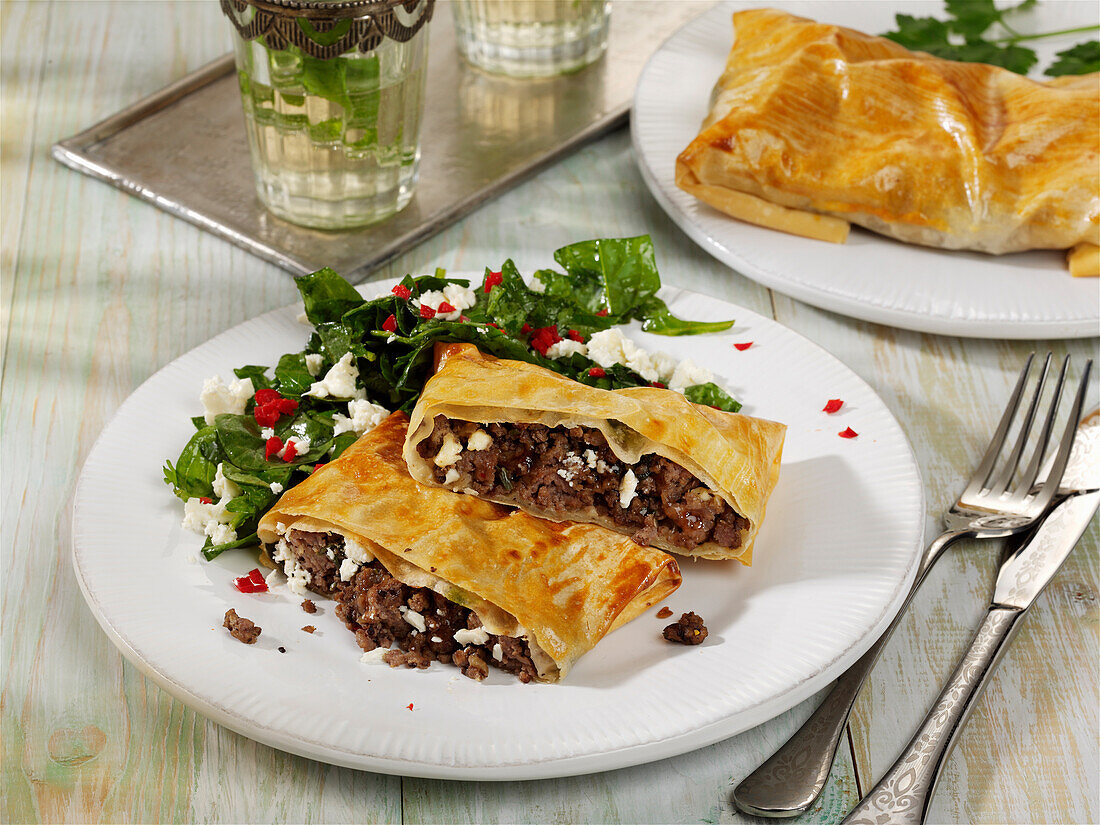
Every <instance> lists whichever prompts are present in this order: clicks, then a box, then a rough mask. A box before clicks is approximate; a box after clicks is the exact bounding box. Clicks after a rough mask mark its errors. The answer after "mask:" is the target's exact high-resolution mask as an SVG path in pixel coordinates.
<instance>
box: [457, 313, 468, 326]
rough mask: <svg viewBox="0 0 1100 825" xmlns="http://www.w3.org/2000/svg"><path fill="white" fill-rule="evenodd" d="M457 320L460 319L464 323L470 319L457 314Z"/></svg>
mask: <svg viewBox="0 0 1100 825" xmlns="http://www.w3.org/2000/svg"><path fill="white" fill-rule="evenodd" d="M458 320H460V321H461V322H462V323H464V324H468V323H470V319H469V318H467V317H466V316H465V315H459V316H458Z"/></svg>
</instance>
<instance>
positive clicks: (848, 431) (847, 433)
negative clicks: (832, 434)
mask: <svg viewBox="0 0 1100 825" xmlns="http://www.w3.org/2000/svg"><path fill="white" fill-rule="evenodd" d="M837 435H839V436H840V437H841V438H855V437H856V436H857V435H859V433H857V432H856V431H855V430H853V429H852V428H851V427H848V428H847V429H845V430H844V432H841V433H837Z"/></svg>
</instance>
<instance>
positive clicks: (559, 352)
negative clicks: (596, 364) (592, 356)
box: [546, 338, 588, 358]
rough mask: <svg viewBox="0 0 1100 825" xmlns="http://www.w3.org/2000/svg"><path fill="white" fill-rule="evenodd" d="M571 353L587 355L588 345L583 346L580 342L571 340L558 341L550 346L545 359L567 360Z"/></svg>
mask: <svg viewBox="0 0 1100 825" xmlns="http://www.w3.org/2000/svg"><path fill="white" fill-rule="evenodd" d="M573 353H578V354H580V355H587V354H588V345H587V344H583V343H581V342H580V341H574V340H573V339H572V338H565V339H563V340H561V341H558V342H557V343H556V344H551V345H550V347H549V348H548V349H547V350H546V357H547V358H568V357H569V356H570V355H572V354H573Z"/></svg>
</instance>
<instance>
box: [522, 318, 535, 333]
mask: <svg viewBox="0 0 1100 825" xmlns="http://www.w3.org/2000/svg"><path fill="white" fill-rule="evenodd" d="M534 330H535V328H534V327H533V326H531V325H530V324H529V323H527V322H526V321H524V322H523V326H522V327H520V329H519V331H520V332H522V333H523V334H524V335H526V334H527V333H529V332H534Z"/></svg>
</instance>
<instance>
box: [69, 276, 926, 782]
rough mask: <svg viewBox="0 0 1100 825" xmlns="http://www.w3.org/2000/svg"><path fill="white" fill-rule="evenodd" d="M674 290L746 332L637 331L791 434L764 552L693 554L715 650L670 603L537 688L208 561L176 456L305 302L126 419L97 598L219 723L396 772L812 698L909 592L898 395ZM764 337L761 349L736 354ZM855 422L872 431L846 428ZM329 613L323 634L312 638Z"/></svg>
mask: <svg viewBox="0 0 1100 825" xmlns="http://www.w3.org/2000/svg"><path fill="white" fill-rule="evenodd" d="M372 286H374V287H375V288H377V285H372ZM386 288H387V287H385V286H383V287H382V289H386ZM662 295H663V296H665V297H666V298H667V299H668V301H669V305H670V307H671V309H672V310H673V312H675V313H677V314H678V315H681V316H682V317H687V318H698V319H702V320H717V319H721V318H730V317H734V318H736V319H737V324H736V326H735V327H734V329H733V330H731V331H729V332H727V333H722V334H718V335H703V336H699V337H689V338H658V337H656V336H649V335H646V334H643V333H641V332H640V331H638V330H637V328H636V325H635V327H634V328H633V329H632V330H631V331H630V335H631V337H632V338H634V339H635V340H637V341H638V342H639V343H640V344H642V345H643V346H645V347H646V348H647V349H652V350H657V349H664V350H666V351H668V352H669V353H670V354H672V355H674V356H676V357H677V358H685V357H691V358H692V359H694V360H695V361H696V362H697V363H700V364H705V365H706V366H708V367H710V368H711V369H713V370H714V371H715V372H716V373H718V374H719V375H721V376H723V380H724V381H725V383H726V385H727V387H728V388H729V389H730V390H731V391H732V392H733V393H734V394H735V395H737V396H738V397H740V398H742V399H743V400H744V401H745V402H746V407H745V412H747V413H750V414H753V415H759V416H763V417H767V418H773V419H775V420H778V421H783V422H785V423H786V424H787V425H788V427H789V429H788V434H787V441H786V447H785V450H784V460H783V468H782V473H781V477H780V481H779V485H778V487H777V488H776V490H775V493H774V495H773V496H772V499H771V501H770V503H769V505H768V514H767V518H766V520H765V522H764V526H763V530H762V532H761V534H760V536H759V538H758V540H757V543H756V547H755V552H754V560H753V566H752V567H751V568H747V567H743V566H741V565H739V564H737V563H736V562H727V563H721V562H695V563H692V562H689V561H684V562H683V572H684V583H683V585H682V586H681V588H680V589H679V590H678V591H677V592H676V593H674V594H673V595H672V596H671V597H670V598H669V599H668V600H666V601H667V604H668V605H669V606H670V607H671V608H672V609H673V610H674V611H676V614H677V615H679V613H680V612H683V611H688V610H693V611H695V612H697V613H698V614H700V615H701V616H703V617H704V618H705V619H706V622H707V626H708V627H709V629H710V637H709V638H708V639H707V641H706V642H705V643H704V644H703V645H701V646H699V647H697V648H685V647H681V646H678V645H671V644H668V643H667V642H665V641H664V640H663V639H662V638H661V628H662V627H663V626H664V625H665V624H667V623H668V620H664V621H662V620H658V619H657V618H655V616H654V612H655V611H656V608H653V609H651V610H650V611H648V612H647V613H646V614H644V615H642V616H641V617H639V618H638V619H636V620H635V621H633V622H631V623H630V624H629V625H627V626H626V627H624V628H622V629H620V630H617V631H616V632H615V633H612V634H611V635H610V636H608V637H607V638H606V639H604V640H603V641H602V642H601V643H600V644H599V645H598V646H597V647H596V648H595V649H594V650H592V651H591V652H590V653H589V654H588V655H586V656H585V657H584V658H582V659H581V660H580V662H579V663H578V664H577V666H576V667H575V668H574V669H573V671H572V672H571V673H570V674H569V677H568V679H567V680H566V681H565V682H564V683H563V684H558V685H540V684H531V685H523V684H520V683H519V682H518V681H517V680H516V679H514V678H513V677H511V676H507V675H506V674H501V673H499V672H496V671H494V672H493V673H492V674H491V676H490V678H489V679H488V680H487V681H486V682H485V683H481V684H479V683H476V682H473V681H471V680H469V679H466V678H463V677H461V676H458V675H457V672H456V670H455V669H454V668H452V667H445V666H442V665H433V666H432V667H431V668H430V669H429V670H427V671H422V672H421V671H415V670H405V669H400V670H391V669H389V668H388V667H385V666H378V665H366V664H362V663H360V661H359V654H360V651H359V649H358V647H357V646H356V644H355V639H354V637H353V635H352V634H351V633H350V632H348V630H347V629H345V628H344V626H343V625H342V624H341V623H340V622H339V621H338V620H337V618H336V616H335V614H334V610H333V607H334V605H333V603H332V602H330V601H328V600H325V599H320V598H318V599H317V600H316V601H317V604H318V605H319V606H320V609H321V612H320V613H318V614H316V615H307V614H305V613H303V612H302V611H301V610H300V609H299V603H300V602H301V598H300V597H295V596H294V595H293V594H291V593H290V592H289V591H288V590H287V588H286V586H285V585H283V586H281V587H278V588H276V590H275V591H273V592H270V593H264V594H257V595H244V594H242V593H238V592H237V591H236V590H235V589H234V588H233V584H232V580H233V577H234V576H238V575H241V574H242V573H244V572H246V571H247V570H248V569H250V568H252V567H254V566H256V556H255V552H254V551H249V550H235V551H229V552H227V553H224V554H223V555H222V556H221V557H219V558H218V559H217V560H216V561H214V562H205V561H202V560H201V556H200V554H199V552H198V550H199V546H200V543H201V541H202V539H201V538H200V537H198V536H196V535H194V534H192V533H188V532H185V531H183V530H182V529H181V527H180V520H181V517H182V507H181V504H180V502H179V501H178V500H177V499H176V498H174V497H173V496H172V494H171V491H170V490H169V489H168V487H166V486H165V485H164V483H163V480H162V479H161V472H160V468H161V466H162V465H163V463H164V460H165V459H166V458H169V457H172V458H174V457H175V456H176V455H178V454H179V451H180V449H181V448H182V446H183V444H184V443H186V441H187V439H188V438H189V437H190V434H191V432H192V427H191V424H190V421H189V416H191V415H194V414H196V413H198V412H200V411H201V406H200V404H199V402H198V391H199V389H200V388H201V386H202V382H203V379H205V378H206V377H208V376H210V375H213V374H221V375H222V376H223V377H227V376H229V375H231V370H232V368H233V367H235V366H239V365H241V364H273V363H275V361H276V360H277V359H278V357H279V356H280V355H281V354H282V353H284V352H289V351H293V350H295V349H299V348H301V346H302V345H303V344H304V343H305V339H306V336H307V331H306V329H305V328H304V327H303V326H301V325H300V324H298V323H296V322H295V317H296V315H297V313H298V311H299V307H287V308H286V309H283V310H279V311H277V312H273V313H269V314H268V315H264V316H261V317H259V318H256V319H254V320H252V321H249V322H247V323H244V324H242V325H240V326H238V327H235V328H234V329H231V330H229V331H227V332H225V333H223V334H221V335H219V336H217V337H216V338H214V339H212V340H210V341H209V342H207V343H206V344H203V345H202V346H200V347H198V348H196V349H194V350H192V351H191V352H189V353H188V354H186V355H184V356H182V357H181V358H179V359H177V360H176V361H174V362H173V363H171V364H169V365H168V366H166V367H164V369H162V370H161V371H160V372H158V373H157V374H156V375H154V376H153V377H152V378H150V379H149V380H148V381H146V382H145V383H144V384H143V385H142V386H141V387H139V388H138V389H137V390H136V391H135V392H134V394H133V395H132V396H130V398H129V399H127V400H126V402H125V403H123V405H122V406H121V407H120V409H119V411H118V413H117V415H116V416H115V418H114V419H113V420H112V421H111V423H110V424H109V425H108V426H107V428H106V429H105V430H104V432H103V434H102V435H101V436H100V438H99V440H98V441H97V443H96V445H95V446H94V448H93V449H92V452H91V454H90V455H89V457H88V460H87V463H86V464H85V466H84V468H83V470H82V472H81V475H80V480H79V483H78V485H77V490H76V494H75V503H74V516H73V562H74V566H75V568H76V573H77V579H78V581H79V582H80V586H81V589H82V590H83V592H84V595H85V598H86V599H87V601H88V604H89V606H90V608H91V611H92V614H93V615H94V616H95V617H96V619H97V620H98V621H99V623H100V624H101V625H102V627H103V628H104V630H105V631H106V632H107V634H108V635H109V636H110V638H111V639H112V641H113V642H114V643H115V644H116V645H117V646H118V647H119V648H120V649H121V650H122V652H123V653H124V654H125V655H126V656H127V658H129V659H130V661H132V662H133V663H134V664H135V665H136V666H137V667H139V668H140V669H141V670H142V672H144V673H145V674H147V675H148V676H150V677H151V678H153V679H154V680H155V681H156V682H157V683H158V684H160V685H161V686H162V687H164V688H165V689H166V690H168V691H169V692H170V693H172V694H173V695H175V696H176V697H178V698H179V699H181V700H182V701H183V702H185V703H186V704H188V705H190V706H191V707H193V708H195V709H196V710H198V711H200V712H201V713H204V714H205V715H207V716H209V717H210V718H212V719H214V720H215V721H217V722H220V723H221V724H223V725H225V726H227V727H229V728H232V729H233V730H236V731H238V732H240V733H242V734H244V735H246V736H249V737H252V738H253V739H256V740H258V741H260V742H264V743H266V744H269V745H272V746H274V747H277V748H280V749H283V750H286V751H291V752H293V753H298V754H301V755H304V756H308V757H311V758H314V759H319V760H322V761H325V762H331V763H335V764H340V765H348V766H352V767H356V768H362V769H366V770H372V771H380V772H385V773H395V774H404V775H411V776H429V777H443V778H452V779H510V780H511V779H532V778H542V777H551V776H567V775H572V774H579V773H589V772H593V771H600V770H608V769H611V768H620V767H624V766H626V765H633V764H638V763H642V762H649V761H652V760H655V759H660V758H663V757H666V756H672V755H674V754H677V753H683V752H684V751H688V750H691V749H694V748H698V747H702V746H704V745H707V744H710V743H711V742H715V741H717V740H719V739H723V738H725V737H728V736H731V735H733V734H735V733H738V732H740V731H742V730H745V729H747V728H750V727H752V726H754V725H757V724H759V723H761V722H763V721H765V720H767V719H769V718H771V717H772V716H775V715H777V714H779V713H781V712H783V711H784V710H786V709H787V708H790V707H792V706H793V705H795V704H796V703H798V702H800V701H802V700H803V699H805V698H807V697H809V696H810V695H812V694H813V693H814V692H815V691H817V690H819V689H821V688H822V687H824V686H825V685H827V684H828V683H829V682H830V681H831V680H832V679H834V678H835V677H836V676H837V675H839V674H840V673H841V672H842V671H843V670H844V669H845V668H846V667H847V666H848V665H850V664H851V663H852V662H853V661H855V659H856V658H858V657H859V656H860V655H861V654H862V653H863V651H864V650H866V648H867V647H869V646H870V644H871V642H872V641H873V640H874V639H875V638H876V637H877V635H878V634H879V632H880V631H881V630H882V629H883V628H884V627H885V625H886V624H887V623H888V622H889V621H890V619H891V617H892V616H893V614H894V613H895V612H896V610H897V609H898V607H899V606H900V604H901V601H902V599H903V598H904V596H905V593H906V592H907V590H908V588H909V585H910V582H911V581H912V579H913V577H914V575H915V572H916V564H917V560H918V558H919V553H920V546H921V533H922V526H923V521H924V504H923V493H922V487H921V482H920V478H919V474H918V471H917V466H916V463H915V461H914V459H913V454H912V452H911V450H910V448H909V444H908V442H907V441H906V438H905V436H904V435H903V434H902V432H901V429H900V428H899V426H898V424H897V422H896V421H895V420H894V418H893V416H892V415H891V414H890V412H889V410H887V408H886V406H885V405H884V404H883V403H882V401H881V400H880V399H879V398H878V397H877V396H876V395H875V393H874V392H873V391H872V390H871V388H870V387H868V386H867V385H866V384H865V383H864V382H863V381H862V380H861V379H860V378H859V377H857V376H856V375H855V374H854V373H853V372H852V371H851V370H849V369H848V368H847V367H845V366H844V365H843V364H842V363H840V362H839V361H838V360H836V359H835V358H833V357H832V356H831V355H829V354H828V353H826V352H825V351H823V350H822V349H820V348H819V347H817V346H816V345H814V344H812V343H810V342H809V341H807V340H806V339H805V338H802V337H801V336H799V335H797V334H795V333H793V332H791V331H790V330H788V329H786V328H785V327H783V326H781V325H779V324H777V323H775V322H774V321H772V320H769V319H767V318H764V317H762V316H759V315H756V314H754V313H752V312H750V311H748V310H746V309H743V308H741V307H736V306H732V305H730V304H727V303H724V302H723V301H720V300H717V299H714V298H710V297H707V296H703V295H699V294H697V293H691V292H683V291H677V290H666V291H664V292H662ZM747 340H752V341H754V343H753V345H752V347H750V348H749V349H747V350H745V351H743V352H742V351H738V350H736V349H734V348H733V346H732V344H733V343H734V342H744V341H747ZM830 398H841V399H843V400H844V401H845V406H844V409H843V410H842V411H841V413H839V414H837V415H827V414H825V413H824V412H822V407H823V406H824V404H825V402H826V401H827V400H828V399H830ZM848 426H851V427H852V428H853V429H854V430H856V431H857V432H858V433H859V436H858V438H854V439H843V438H840V437H838V435H837V433H838V432H839V431H841V430H844V429H845V428H846V427H848ZM231 607H232V608H235V609H236V610H237V611H238V613H239V614H240V615H242V616H246V617H248V618H250V619H252V620H254V621H255V622H256V623H257V624H259V625H260V626H261V627H262V628H263V634H262V635H261V636H260V639H259V641H258V643H257V644H255V645H252V646H245V645H242V644H241V643H240V642H238V641H236V640H235V639H233V638H231V637H230V636H229V635H228V633H227V632H226V631H225V630H224V629H223V628H222V626H221V623H222V616H223V614H224V613H225V611H226V610H227V609H229V608H231ZM307 624H310V625H315V626H316V628H317V632H316V633H314V634H312V635H310V634H308V633H304V632H302V630H301V628H302V626H303V625H307ZM280 648H283V649H285V653H284V652H281V651H280Z"/></svg>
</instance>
